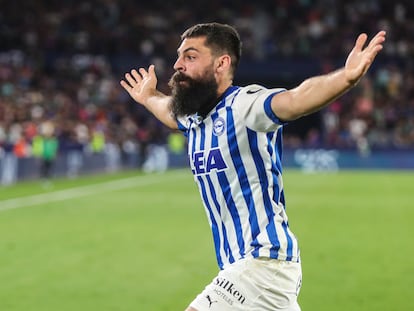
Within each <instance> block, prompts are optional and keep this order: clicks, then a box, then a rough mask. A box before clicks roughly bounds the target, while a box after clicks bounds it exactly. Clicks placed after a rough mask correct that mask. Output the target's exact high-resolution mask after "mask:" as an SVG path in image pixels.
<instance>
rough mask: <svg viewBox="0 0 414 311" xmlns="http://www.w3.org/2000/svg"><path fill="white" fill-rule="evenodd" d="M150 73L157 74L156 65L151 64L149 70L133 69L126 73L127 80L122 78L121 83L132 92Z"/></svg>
mask: <svg viewBox="0 0 414 311" xmlns="http://www.w3.org/2000/svg"><path fill="white" fill-rule="evenodd" d="M150 75H155V69H154V65H151V66H149V69H148V71H146V70H145V69H144V68H139V69H138V70H136V69H132V70H131V72H127V73H126V74H125V80H121V81H120V84H121V86H122V87H123V88H124V89H125V90H126V91H128V92H131V90H132V88H134V87H135V86H137V85H139V84H140V83H141V82H142V80H143V79H146V78H148V77H149V76H150Z"/></svg>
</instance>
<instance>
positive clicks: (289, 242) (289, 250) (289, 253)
mask: <svg viewBox="0 0 414 311" xmlns="http://www.w3.org/2000/svg"><path fill="white" fill-rule="evenodd" d="M282 227H283V231H284V232H285V235H286V240H287V250H286V254H287V257H286V260H287V261H291V260H292V254H293V242H292V238H291V237H290V235H289V232H288V224H287V223H286V222H285V221H283V222H282Z"/></svg>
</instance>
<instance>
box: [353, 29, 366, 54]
mask: <svg viewBox="0 0 414 311" xmlns="http://www.w3.org/2000/svg"><path fill="white" fill-rule="evenodd" d="M367 39H368V36H367V34H365V33H362V34H360V35H359V36H358V38H357V40H356V42H355V50H357V51H362V48H363V46H364V45H365V42H367Z"/></svg>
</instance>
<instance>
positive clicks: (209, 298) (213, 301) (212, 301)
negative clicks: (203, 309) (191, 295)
mask: <svg viewBox="0 0 414 311" xmlns="http://www.w3.org/2000/svg"><path fill="white" fill-rule="evenodd" d="M206 298H207V300H208V307H209V308H211V305H212V304H213V303H215V302H218V301H217V300H212V299H211V297H210V295H207V296H206Z"/></svg>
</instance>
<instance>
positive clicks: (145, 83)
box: [120, 65, 157, 105]
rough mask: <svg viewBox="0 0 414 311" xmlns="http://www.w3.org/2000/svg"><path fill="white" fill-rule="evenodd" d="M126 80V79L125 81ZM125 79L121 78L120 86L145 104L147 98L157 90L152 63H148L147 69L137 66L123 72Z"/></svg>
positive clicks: (137, 100)
mask: <svg viewBox="0 0 414 311" xmlns="http://www.w3.org/2000/svg"><path fill="white" fill-rule="evenodd" d="M125 80H126V81H125ZM125 80H121V81H120V84H121V86H122V87H123V88H124V89H125V90H126V91H127V92H128V94H129V95H130V96H131V97H132V98H133V99H134V100H135V101H136V102H138V103H140V104H142V105H146V102H147V100H148V98H150V97H151V96H153V95H154V94H155V93H156V92H157V90H156V87H157V76H156V74H155V68H154V65H150V66H149V68H148V71H147V70H145V69H144V68H139V72H138V71H137V70H136V69H133V70H131V72H130V73H129V72H128V73H126V74H125Z"/></svg>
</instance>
